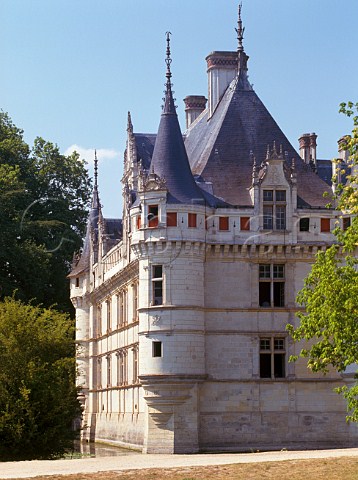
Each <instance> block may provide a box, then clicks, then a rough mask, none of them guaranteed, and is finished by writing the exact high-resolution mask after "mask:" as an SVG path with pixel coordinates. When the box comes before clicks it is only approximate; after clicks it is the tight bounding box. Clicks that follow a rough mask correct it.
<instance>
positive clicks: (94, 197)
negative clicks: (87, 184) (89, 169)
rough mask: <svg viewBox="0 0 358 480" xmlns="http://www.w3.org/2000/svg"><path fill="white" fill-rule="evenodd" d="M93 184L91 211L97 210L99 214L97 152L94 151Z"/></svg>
mask: <svg viewBox="0 0 358 480" xmlns="http://www.w3.org/2000/svg"><path fill="white" fill-rule="evenodd" d="M93 170H94V175H93V176H94V184H93V195H92V210H97V211H98V212H99V209H100V203H99V196H98V158H97V150H95V151H94V169H93ZM98 212H97V213H98Z"/></svg>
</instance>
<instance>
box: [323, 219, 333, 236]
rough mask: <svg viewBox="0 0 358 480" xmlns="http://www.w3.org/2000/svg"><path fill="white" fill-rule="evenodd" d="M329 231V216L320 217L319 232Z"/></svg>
mask: <svg viewBox="0 0 358 480" xmlns="http://www.w3.org/2000/svg"><path fill="white" fill-rule="evenodd" d="M330 231H331V220H330V219H329V218H321V232H324V233H328V232H330Z"/></svg>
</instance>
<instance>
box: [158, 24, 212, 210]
mask: <svg viewBox="0 0 358 480" xmlns="http://www.w3.org/2000/svg"><path fill="white" fill-rule="evenodd" d="M169 42H170V37H169V33H167V58H166V63H167V73H166V77H167V82H166V90H165V98H164V106H163V111H162V115H161V119H160V123H159V129H158V134H157V138H156V142H155V146H154V151H153V157H152V161H151V167H150V168H151V171H152V172H154V173H155V174H156V175H158V176H159V177H160V178H161V179H163V180H165V182H166V186H167V189H168V202H169V203H188V204H191V203H205V198H204V194H203V192H202V191H201V189H200V188H199V187H198V186H197V185H196V183H195V180H194V177H193V175H192V173H191V170H190V165H189V161H188V156H187V153H186V150H185V146H184V141H183V136H182V133H181V130H180V125H179V120H178V116H177V113H176V108H175V103H174V98H173V92H172V84H171V81H170V79H171V71H170V63H171V58H170V43H169Z"/></svg>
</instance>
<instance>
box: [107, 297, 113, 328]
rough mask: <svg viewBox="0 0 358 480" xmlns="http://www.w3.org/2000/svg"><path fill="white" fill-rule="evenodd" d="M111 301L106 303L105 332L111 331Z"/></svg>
mask: <svg viewBox="0 0 358 480" xmlns="http://www.w3.org/2000/svg"><path fill="white" fill-rule="evenodd" d="M111 303H112V302H111V300H110V299H109V300H107V301H106V309H107V332H110V331H111V318H112V317H111V316H112V311H111Z"/></svg>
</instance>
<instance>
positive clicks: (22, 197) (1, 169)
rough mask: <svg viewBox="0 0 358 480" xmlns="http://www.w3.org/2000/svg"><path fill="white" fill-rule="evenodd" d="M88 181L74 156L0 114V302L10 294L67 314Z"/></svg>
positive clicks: (87, 191) (87, 197) (81, 233)
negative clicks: (29, 135)
mask: <svg viewBox="0 0 358 480" xmlns="http://www.w3.org/2000/svg"><path fill="white" fill-rule="evenodd" d="M90 187H91V184H90V180H89V178H88V174H87V170H86V167H85V163H84V161H82V160H80V159H79V156H78V154H76V153H73V154H72V155H69V156H65V155H61V154H60V152H59V149H58V147H57V146H56V145H53V144H52V143H50V142H46V141H45V140H43V139H42V138H36V140H35V142H34V146H33V148H32V149H30V147H29V146H28V145H27V144H26V142H25V141H24V140H23V132H22V130H20V129H18V128H17V127H16V126H15V125H14V124H13V123H12V121H11V119H10V118H9V116H8V115H7V114H6V113H4V112H0V231H1V237H0V298H4V297H5V296H8V295H12V293H13V291H14V290H16V291H17V297H18V298H20V299H22V300H24V301H29V300H34V301H36V302H37V303H42V304H44V305H46V306H50V305H53V304H57V306H58V308H59V309H61V310H63V311H72V306H71V304H70V301H69V294H68V282H67V279H66V276H67V274H68V273H69V270H70V263H71V260H72V256H73V252H74V251H78V250H79V248H80V247H81V245H82V237H83V234H84V229H85V225H86V218H87V205H88V202H89V198H90Z"/></svg>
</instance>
